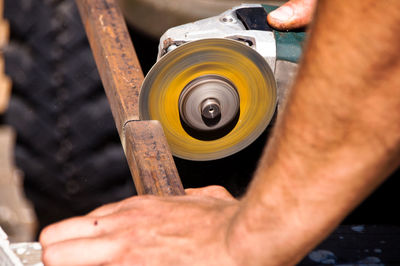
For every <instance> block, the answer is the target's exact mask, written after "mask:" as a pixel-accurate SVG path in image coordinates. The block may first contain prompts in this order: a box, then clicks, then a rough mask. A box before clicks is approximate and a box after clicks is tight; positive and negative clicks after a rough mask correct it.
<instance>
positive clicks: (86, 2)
mask: <svg viewBox="0 0 400 266" xmlns="http://www.w3.org/2000/svg"><path fill="white" fill-rule="evenodd" d="M76 3H77V6H78V9H79V13H80V15H81V18H82V21H83V24H84V26H85V30H86V34H87V36H88V39H89V43H90V46H91V48H92V52H93V55H94V59H95V61H96V65H97V68H98V70H99V73H100V77H101V80H102V83H103V86H104V90H105V91H106V94H107V98H108V101H109V103H110V107H111V111H112V114H113V117H114V120H115V124H116V126H117V129H118V132H119V134H120V138H121V142H122V146H123V148H124V151H125V155H126V158H127V161H128V165H129V168H130V170H131V173H132V176H133V180H134V182H135V186H136V190H137V192H138V194H155V195H161V196H166V195H182V194H184V190H183V186H182V184H181V181H180V179H179V175H178V171H177V170H176V167H175V164H174V161H173V159H172V155H171V152H170V150H169V148H168V145H167V144H166V140H165V136H164V134H163V131H162V127H161V126H160V125H159V124H158V123H157V121H138V120H139V104H138V102H139V93H140V86H141V84H142V80H143V72H142V69H141V67H140V64H139V60H138V58H137V56H136V53H135V49H134V47H133V44H132V41H131V39H130V37H129V33H128V29H127V27H126V24H125V21H124V18H123V16H122V12H121V10H120V8H119V6H118V4H117V2H116V1H114V0H76Z"/></svg>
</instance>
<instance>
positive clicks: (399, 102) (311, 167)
mask: <svg viewBox="0 0 400 266" xmlns="http://www.w3.org/2000/svg"><path fill="white" fill-rule="evenodd" d="M399 33H400V2H399V1H396V0H393V1H365V0H360V1H328V0H321V1H319V4H318V7H317V12H316V18H315V21H314V24H313V26H312V34H311V37H310V39H309V41H308V45H307V49H306V53H305V55H304V58H303V62H302V65H301V68H300V73H299V74H298V78H297V81H296V83H295V86H294V87H293V89H292V91H291V94H290V96H289V99H288V101H287V103H286V108H285V111H284V113H283V115H282V117H280V119H279V121H278V124H277V126H276V128H275V131H274V133H273V139H272V140H271V143H270V145H269V146H268V147H267V149H266V151H265V153H264V155H263V157H262V159H261V161H260V164H259V168H258V171H257V173H256V175H255V179H254V180H253V182H252V184H251V187H250V189H249V190H248V192H247V195H246V197H245V198H244V199H243V203H242V204H243V205H242V206H243V207H242V208H241V209H240V211H239V215H238V216H237V218H236V222H235V223H234V226H233V227H232V231H233V235H232V238H233V239H234V240H233V243H236V242H238V239H241V241H240V243H245V242H246V241H244V240H243V236H246V237H244V238H245V239H247V238H248V239H249V241H250V242H253V241H255V242H257V243H262V242H264V243H265V244H264V245H258V246H252V247H251V248H250V249H249V247H248V246H246V244H243V245H239V248H240V249H247V252H244V253H240V254H241V255H244V254H245V255H244V257H243V258H240V259H241V260H242V261H243V262H244V261H245V260H246V261H249V260H251V258H259V257H260V256H265V259H267V258H269V259H271V257H274V256H276V258H274V259H273V260H272V261H276V262H279V261H280V262H281V263H284V262H287V263H289V264H290V263H293V262H296V261H297V260H299V259H301V257H303V256H304V255H305V254H306V252H307V251H309V250H310V249H311V248H312V247H314V246H315V245H316V244H317V243H318V242H320V241H321V240H322V239H323V238H325V237H326V236H327V235H328V234H329V233H330V232H331V231H332V230H333V229H334V228H335V226H336V225H337V224H338V223H339V222H340V221H341V220H342V219H343V218H344V217H345V216H346V215H347V214H348V213H349V212H350V211H351V210H352V209H353V208H354V207H355V206H356V205H358V204H359V203H360V202H361V201H362V200H363V199H364V198H366V197H367V196H368V195H369V194H370V193H371V192H372V191H373V190H374V189H375V188H376V187H377V186H378V185H379V184H380V183H382V182H383V181H384V180H385V178H386V177H387V176H388V175H389V174H390V173H391V172H392V171H393V170H394V169H395V168H396V167H397V166H398V165H399V162H400V34H399ZM266 242H267V243H266ZM257 247H258V248H257ZM282 249H286V250H288V253H287V254H285V255H286V257H283V258H282V257H280V256H281V254H282V252H280V250H282ZM289 250H291V252H290V251H289ZM237 254H239V253H237ZM288 254H291V256H287V255H288ZM286 259H287V261H286ZM261 261H262V260H261ZM277 264H279V263H277ZM252 265H256V263H254V264H252Z"/></svg>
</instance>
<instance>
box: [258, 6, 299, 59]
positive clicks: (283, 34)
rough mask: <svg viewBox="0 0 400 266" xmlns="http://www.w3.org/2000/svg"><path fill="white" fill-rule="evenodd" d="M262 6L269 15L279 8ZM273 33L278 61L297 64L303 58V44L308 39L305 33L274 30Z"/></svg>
mask: <svg viewBox="0 0 400 266" xmlns="http://www.w3.org/2000/svg"><path fill="white" fill-rule="evenodd" d="M262 6H263V7H264V9H265V11H266V12H267V14H268V13H270V12H272V11H273V10H275V9H277V8H278V6H270V5H262ZM267 23H268V22H267ZM273 32H274V35H275V41H276V59H277V60H285V61H290V62H293V63H297V62H298V61H299V58H300V56H301V53H302V47H303V43H304V40H305V38H306V33H305V31H304V30H299V31H278V30H275V29H273Z"/></svg>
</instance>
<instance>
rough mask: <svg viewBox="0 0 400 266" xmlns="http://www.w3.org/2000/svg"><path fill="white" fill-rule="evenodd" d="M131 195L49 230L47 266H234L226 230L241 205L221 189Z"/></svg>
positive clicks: (46, 234) (44, 241)
mask: <svg viewBox="0 0 400 266" xmlns="http://www.w3.org/2000/svg"><path fill="white" fill-rule="evenodd" d="M186 193H187V195H186V196H179V197H165V198H160V197H154V196H141V197H132V198H129V199H126V200H124V201H121V202H118V203H113V204H109V205H105V206H103V207H100V208H98V209H96V210H94V211H93V212H91V213H89V214H88V215H86V216H83V217H78V218H72V219H68V220H65V221H63V222H60V223H57V224H54V225H52V226H49V227H47V228H46V229H45V230H44V231H43V232H42V234H41V236H40V242H41V244H42V245H43V252H44V253H43V262H44V263H45V265H109V264H112V265H200V264H201V265H204V264H205V263H206V264H207V265H233V264H234V260H233V259H232V257H231V254H230V252H229V247H228V243H227V232H228V230H229V228H230V223H231V220H232V217H234V215H235V214H236V212H237V210H238V206H239V202H238V201H237V200H235V199H234V198H233V197H232V196H231V195H230V194H229V192H227V191H226V190H225V189H224V188H222V187H217V186H211V187H207V188H203V189H188V190H186Z"/></svg>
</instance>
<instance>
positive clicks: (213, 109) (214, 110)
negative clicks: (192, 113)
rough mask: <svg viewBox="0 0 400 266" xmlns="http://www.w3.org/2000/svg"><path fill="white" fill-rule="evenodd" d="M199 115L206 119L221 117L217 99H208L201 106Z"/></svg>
mask: <svg viewBox="0 0 400 266" xmlns="http://www.w3.org/2000/svg"><path fill="white" fill-rule="evenodd" d="M201 115H202V116H203V117H204V118H206V119H213V118H215V117H218V116H219V115H221V106H220V104H219V102H218V101H217V99H214V98H209V99H206V100H205V101H203V103H202V104H201Z"/></svg>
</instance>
